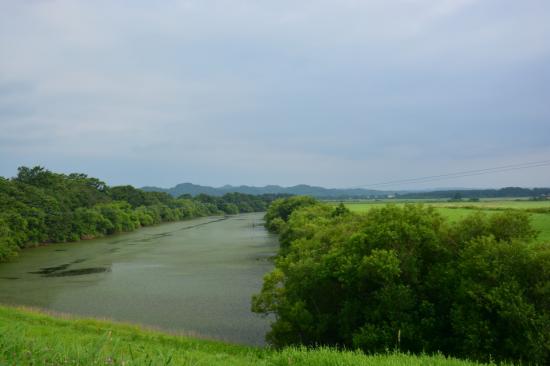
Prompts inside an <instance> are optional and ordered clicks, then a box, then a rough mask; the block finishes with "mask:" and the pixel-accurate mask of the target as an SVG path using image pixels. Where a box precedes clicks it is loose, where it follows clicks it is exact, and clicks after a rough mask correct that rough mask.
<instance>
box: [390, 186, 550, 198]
mask: <svg viewBox="0 0 550 366" xmlns="http://www.w3.org/2000/svg"><path fill="white" fill-rule="evenodd" d="M457 196H459V197H461V198H466V199H470V198H478V199H479V198H503V197H508V198H524V197H532V198H541V199H543V198H546V197H550V188H521V187H505V188H500V189H459V190H440V191H429V192H410V193H396V194H395V197H396V198H403V199H415V198H416V199H428V198H435V199H445V198H454V197H457Z"/></svg>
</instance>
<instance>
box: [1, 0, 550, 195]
mask: <svg viewBox="0 0 550 366" xmlns="http://www.w3.org/2000/svg"><path fill="white" fill-rule="evenodd" d="M548 159H550V2H549V1H548V0H522V1H517V0H372V1H368V0H363V1H359V0H334V1H327V0H315V1H312V0H311V1H310V0H303V1H291V0H277V1H275V0H271V1H266V0H250V1H244V0H231V1H229V0H227V1H224V0H216V1H214V0H187V1H184V0H181V1H177V0H164V1H155V2H153V1H144V0H143V1H137V0H132V1H121V0H108V1H103V0H97V1H78V0H67V1H47V0H43V1H41V0H34V1H32V0H28V1H11V0H0V176H4V177H11V176H14V175H16V173H17V167H18V166H22V165H25V166H34V165H41V166H45V167H46V168H48V169H50V170H53V171H57V172H65V173H69V172H82V173H86V174H88V175H90V176H94V177H98V178H100V179H102V180H104V181H106V182H107V183H108V184H112V185H118V184H132V185H134V186H137V187H140V186H145V185H156V186H162V187H170V186H173V185H176V184H178V183H182V182H193V183H197V184H205V185H213V186H221V185H224V184H233V185H240V184H247V185H266V184H280V185H285V186H289V185H295V184H312V185H319V186H325V187H358V186H363V185H365V186H366V185H371V184H376V183H379V182H385V181H392V180H400V179H409V178H416V177H423V176H431V175H439V174H447V173H454V172H459V171H466V170H474V169H485V168H492V167H498V166H505V165H511V164H522V163H526V162H532V161H542V160H548ZM504 186H524V187H534V186H550V166H544V167H538V168H531V169H524V170H514V171H508V172H500V173H494V174H485V175H479V176H470V177H463V178H458V179H456V178H455V179H450V180H442V181H437V182H426V183H421V184H418V183H417V184H412V183H402V184H399V183H398V184H395V185H391V186H385V187H384V188H388V189H416V188H418V189H421V188H431V187H480V188H482V187H504Z"/></svg>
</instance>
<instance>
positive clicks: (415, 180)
mask: <svg viewBox="0 0 550 366" xmlns="http://www.w3.org/2000/svg"><path fill="white" fill-rule="evenodd" d="M549 165H550V160H541V161H533V162H527V163H521V164H512V165H503V166H498V167H493V168H485V169H476V170H465V171H461V172H455V173H447V174H438V175H430V176H425V177H418V178H408V179H397V180H391V181H386V182H379V183H374V184H364V185H360V186H355V187H353V188H367V187H368V188H371V187H380V186H388V185H395V184H402V183H429V182H434V181H439V180H445V179H455V178H463V177H471V176H475V175H483V174H492V173H501V172H507V171H512V170H520V169H528V168H538V167H543V166H549Z"/></svg>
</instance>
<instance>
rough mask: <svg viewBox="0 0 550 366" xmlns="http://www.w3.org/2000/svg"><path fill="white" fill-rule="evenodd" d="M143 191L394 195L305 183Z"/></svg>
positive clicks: (190, 186)
mask: <svg viewBox="0 0 550 366" xmlns="http://www.w3.org/2000/svg"><path fill="white" fill-rule="evenodd" d="M141 189H142V190H144V191H150V192H166V193H169V194H171V195H172V196H174V197H178V196H181V195H182V194H190V195H192V196H196V195H198V194H201V193H204V194H208V195H211V196H222V195H224V194H226V193H230V192H238V193H246V194H254V195H260V194H270V193H275V194H292V195H308V196H313V197H317V198H335V199H338V198H359V197H361V198H367V197H370V198H375V197H387V196H388V195H394V194H395V193H396V192H395V191H377V190H372V189H362V188H350V189H339V188H323V187H315V186H309V185H305V184H300V185H297V186H292V187H281V186H277V185H268V186H264V187H253V186H231V185H225V186H223V187H217V188H215V187H209V186H201V185H197V184H192V183H182V184H178V185H177V186H175V187H172V188H159V187H143V188H141Z"/></svg>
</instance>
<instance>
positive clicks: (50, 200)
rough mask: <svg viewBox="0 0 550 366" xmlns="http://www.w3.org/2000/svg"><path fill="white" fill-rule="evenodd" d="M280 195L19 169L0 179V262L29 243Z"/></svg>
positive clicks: (258, 203)
mask: <svg viewBox="0 0 550 366" xmlns="http://www.w3.org/2000/svg"><path fill="white" fill-rule="evenodd" d="M275 198H276V197H275V196H273V195H266V196H250V195H245V194H239V193H235V194H226V195H224V196H222V197H209V196H206V195H201V196H199V197H196V198H192V197H190V196H184V197H179V198H174V197H172V196H170V195H169V194H167V193H162V192H144V191H142V190H139V189H136V188H134V187H132V186H119V187H109V186H107V185H106V184H105V183H104V182H102V181H100V180H98V179H96V178H90V177H88V176H86V175H84V174H69V175H66V174H58V173H53V172H51V171H48V170H46V169H44V168H42V167H34V168H28V167H21V168H19V171H18V174H17V176H16V177H14V178H12V179H5V178H2V177H0V262H2V261H5V260H6V259H8V258H10V257H11V256H13V255H15V254H16V253H17V251H18V250H19V249H20V248H22V247H24V246H27V245H32V244H38V243H46V242H64V241H77V240H80V239H89V238H94V237H98V236H103V235H109V234H114V233H119V232H125V231H132V230H135V229H137V228H139V227H142V226H148V225H153V224H158V223H161V222H166V221H176V220H182V219H187V218H193V217H199V216H207V215H219V214H235V213H240V212H252V211H264V210H265V209H266V207H267V205H268V204H269V203H270V202H271V201H272V200H273V199H275Z"/></svg>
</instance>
